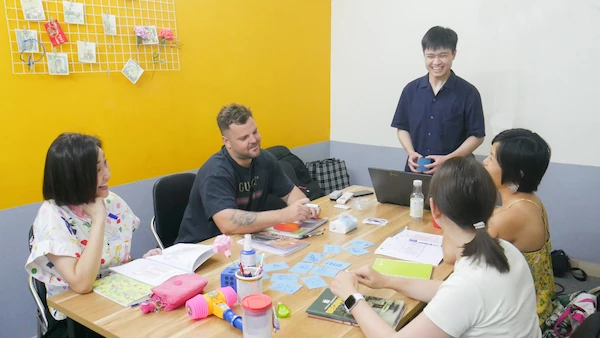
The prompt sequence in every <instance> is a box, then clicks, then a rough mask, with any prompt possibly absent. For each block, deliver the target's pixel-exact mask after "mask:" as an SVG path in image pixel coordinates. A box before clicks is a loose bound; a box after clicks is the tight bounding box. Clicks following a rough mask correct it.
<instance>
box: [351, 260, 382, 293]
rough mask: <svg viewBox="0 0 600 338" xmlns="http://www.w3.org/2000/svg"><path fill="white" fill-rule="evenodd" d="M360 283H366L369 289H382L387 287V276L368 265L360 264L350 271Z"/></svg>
mask: <svg viewBox="0 0 600 338" xmlns="http://www.w3.org/2000/svg"><path fill="white" fill-rule="evenodd" d="M351 272H352V273H353V274H354V275H355V276H356V278H357V280H358V282H359V283H360V284H363V285H366V286H368V287H370V288H371V289H382V288H385V287H387V282H388V278H387V277H386V276H384V275H382V274H380V273H379V272H377V271H375V270H373V268H371V267H370V266H368V265H365V266H361V267H360V268H358V269H356V270H352V271H351Z"/></svg>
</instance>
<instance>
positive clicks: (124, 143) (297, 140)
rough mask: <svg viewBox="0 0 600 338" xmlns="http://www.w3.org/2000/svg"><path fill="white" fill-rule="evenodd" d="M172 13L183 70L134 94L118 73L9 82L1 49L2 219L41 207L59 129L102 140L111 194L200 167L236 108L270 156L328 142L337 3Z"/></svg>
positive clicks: (227, 5)
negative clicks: (223, 112) (220, 117)
mask: <svg viewBox="0 0 600 338" xmlns="http://www.w3.org/2000/svg"><path fill="white" fill-rule="evenodd" d="M2 7H3V2H0V13H4V8H2ZM176 10H177V28H178V34H177V35H178V38H179V39H180V40H181V41H182V42H183V48H182V50H181V51H180V58H181V70H180V71H172V72H156V73H155V75H154V77H153V79H151V74H150V72H147V73H145V74H144V75H143V77H142V78H141V79H140V81H139V82H138V84H137V85H133V84H131V83H130V82H129V81H128V80H127V79H126V78H125V77H123V76H122V75H121V74H119V73H112V75H111V76H110V77H109V76H107V74H104V73H88V74H72V75H70V76H68V77H64V78H63V77H51V76H48V75H13V74H12V70H11V65H10V48H9V44H8V42H6V40H5V39H4V38H3V39H2V41H1V42H0V79H1V81H0V87H1V89H2V91H1V93H2V95H3V98H2V99H1V100H0V209H5V208H9V207H14V206H18V205H23V204H26V203H30V202H36V201H40V200H41V199H42V196H41V184H42V173H43V165H44V159H45V154H46V151H47V149H48V147H49V145H50V143H51V142H52V140H53V139H54V138H55V137H56V136H57V135H58V134H60V133H61V132H63V131H76V132H83V133H90V134H95V135H99V136H100V137H101V138H102V140H103V141H104V144H105V147H104V148H105V151H106V154H107V158H108V159H109V161H110V164H111V167H112V173H113V178H112V179H111V182H110V184H111V185H113V186H114V185H119V184H125V183H129V182H133V181H137V180H142V179H146V178H151V177H156V176H160V175H164V174H168V173H173V172H179V171H184V170H190V169H194V168H198V167H200V166H201V165H202V163H203V161H205V160H206V159H207V158H208V157H209V156H210V155H212V154H213V153H214V152H216V151H217V150H218V149H219V147H220V145H221V140H220V135H219V132H218V128H217V126H216V122H215V120H216V114H217V112H218V111H219V109H220V107H221V106H223V105H225V104H228V103H231V102H238V103H243V104H246V105H248V106H250V107H251V108H252V110H253V112H254V114H255V119H256V121H257V123H258V126H259V129H260V131H261V134H262V136H263V147H268V146H271V145H276V144H285V145H287V146H288V147H296V146H301V145H305V144H310V143H315V142H320V141H326V140H329V69H330V68H329V60H330V59H329V57H330V17H331V3H330V1H327V0H301V1H298V0H253V1H248V0H202V1H197V0H177V1H176ZM0 21H3V22H1V23H0V36H2V37H6V36H8V35H7V34H8V33H7V25H6V20H0Z"/></svg>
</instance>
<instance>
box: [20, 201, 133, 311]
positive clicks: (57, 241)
mask: <svg viewBox="0 0 600 338" xmlns="http://www.w3.org/2000/svg"><path fill="white" fill-rule="evenodd" d="M104 202H105V205H106V212H107V214H108V216H107V217H106V225H105V230H104V247H103V249H102V258H101V260H100V264H101V265H100V271H99V272H98V277H100V276H101V275H102V274H103V273H104V272H106V271H107V270H108V268H109V267H111V266H116V265H121V264H123V263H125V262H127V261H129V260H131V256H130V253H131V237H132V235H133V232H134V231H135V230H136V229H137V227H138V226H139V225H140V219H139V218H137V216H135V214H134V213H133V212H132V211H131V209H129V206H128V205H127V203H125V201H123V199H121V198H120V197H119V196H117V195H116V194H114V193H112V192H110V193H109V195H108V197H107V198H105V199H104ZM91 222H92V219H91V218H90V217H89V216H87V215H85V214H84V212H83V210H82V209H81V207H79V206H62V207H61V206H58V205H56V203H55V202H54V201H53V200H48V201H44V202H43V203H42V206H41V207H40V210H39V211H38V214H37V216H36V218H35V221H34V222H33V237H32V238H30V240H29V247H30V252H31V253H30V255H29V258H28V259H27V263H26V264H25V270H27V272H28V273H29V274H30V275H31V276H33V277H34V278H36V279H38V280H40V281H41V282H43V283H44V284H45V285H46V290H47V297H50V296H54V295H56V294H58V293H61V292H64V291H66V290H69V285H68V284H67V283H66V282H65V281H64V280H63V279H62V278H61V276H60V274H59V272H58V271H57V270H56V269H55V268H54V265H53V264H52V263H51V262H50V260H48V258H47V257H46V255H47V254H53V255H56V256H70V257H76V258H79V257H80V256H81V253H82V252H83V250H85V247H86V245H87V241H88V238H89V235H90V227H91ZM50 313H51V314H52V316H53V317H54V318H56V319H57V320H62V319H65V318H66V316H65V315H64V314H63V313H60V312H58V311H56V310H55V309H53V308H50Z"/></svg>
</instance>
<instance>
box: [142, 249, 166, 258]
mask: <svg viewBox="0 0 600 338" xmlns="http://www.w3.org/2000/svg"><path fill="white" fill-rule="evenodd" d="M160 254H162V250H161V249H159V248H156V249H152V250H150V251H148V252H146V253H145V254H144V255H143V256H142V258H146V257H150V256H155V255H160Z"/></svg>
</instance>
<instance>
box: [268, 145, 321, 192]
mask: <svg viewBox="0 0 600 338" xmlns="http://www.w3.org/2000/svg"><path fill="white" fill-rule="evenodd" d="M266 150H267V151H268V152H270V153H271V154H273V156H275V158H277V161H279V163H287V164H289V165H290V166H291V167H292V169H293V170H294V173H295V176H296V181H295V182H294V184H296V185H297V186H298V188H300V190H302V192H303V193H304V194H305V195H306V197H308V198H309V199H311V200H314V199H317V198H319V197H322V196H325V192H324V191H323V189H321V187H319V184H318V183H317V182H316V181H315V180H313V179H312V177H310V173H309V172H308V168H307V167H306V165H305V164H304V162H302V160H301V159H300V158H299V157H298V156H296V155H294V154H292V152H291V151H290V150H289V149H288V148H287V147H285V146H273V147H270V148H267V149H266ZM282 169H284V171H285V169H286V168H284V167H282ZM286 174H287V172H286ZM288 176H290V175H288ZM290 179H292V177H290ZM292 180H293V179H292Z"/></svg>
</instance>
